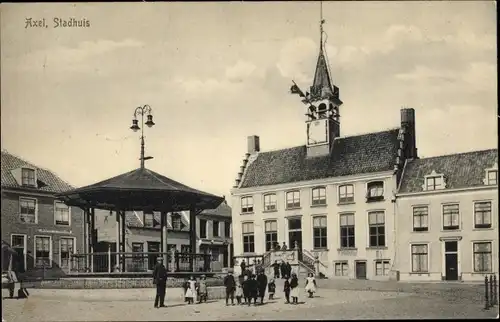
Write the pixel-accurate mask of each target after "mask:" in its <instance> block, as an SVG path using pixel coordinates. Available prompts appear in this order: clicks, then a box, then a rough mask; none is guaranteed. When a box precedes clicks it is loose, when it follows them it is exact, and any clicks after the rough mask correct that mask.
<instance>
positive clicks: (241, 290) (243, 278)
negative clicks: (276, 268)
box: [235, 273, 316, 306]
mask: <svg viewBox="0 0 500 322" xmlns="http://www.w3.org/2000/svg"><path fill="white" fill-rule="evenodd" d="M264 276H265V275H264ZM257 279H258V277H257ZM266 279H267V278H266ZM259 284H260V283H258V281H257V280H256V276H255V275H254V274H252V275H250V277H248V275H240V277H239V278H238V280H237V281H236V292H235V297H236V300H237V302H238V304H247V305H249V306H250V305H251V304H252V300H253V303H254V305H257V298H259V297H260V298H261V304H262V302H263V298H264V295H265V294H264V293H265V287H264V291H263V290H262V287H259V286H260V285H259ZM305 290H306V292H307V293H308V294H309V298H312V297H313V295H314V293H315V292H316V280H315V279H314V276H313V274H312V273H310V274H309V275H308V277H307V279H306V285H305ZM267 292H268V294H269V300H273V299H274V294H275V293H276V283H275V281H274V279H273V278H271V279H270V280H269V283H267ZM283 292H284V295H285V303H286V304H298V303H299V280H298V277H297V274H295V273H292V276H291V278H289V277H288V276H285V281H284V287H283ZM290 297H291V302H290Z"/></svg>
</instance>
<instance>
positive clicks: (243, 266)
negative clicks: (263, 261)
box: [240, 259, 247, 274]
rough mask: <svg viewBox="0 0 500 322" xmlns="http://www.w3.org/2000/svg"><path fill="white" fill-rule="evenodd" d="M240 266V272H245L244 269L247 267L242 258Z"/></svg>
mask: <svg viewBox="0 0 500 322" xmlns="http://www.w3.org/2000/svg"><path fill="white" fill-rule="evenodd" d="M240 268H241V274H245V270H246V268H247V264H246V263H245V260H244V259H243V260H241V264H240Z"/></svg>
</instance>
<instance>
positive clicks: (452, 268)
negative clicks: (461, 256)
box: [445, 253, 458, 281]
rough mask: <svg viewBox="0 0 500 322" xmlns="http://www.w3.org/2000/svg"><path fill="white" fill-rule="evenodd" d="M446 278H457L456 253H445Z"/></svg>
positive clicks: (452, 279) (450, 279) (448, 279)
mask: <svg viewBox="0 0 500 322" xmlns="http://www.w3.org/2000/svg"><path fill="white" fill-rule="evenodd" d="M445 257H446V280H447V281H456V280H458V256H457V254H456V253H455V254H446V255H445Z"/></svg>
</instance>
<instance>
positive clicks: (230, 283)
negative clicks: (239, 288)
mask: <svg viewBox="0 0 500 322" xmlns="http://www.w3.org/2000/svg"><path fill="white" fill-rule="evenodd" d="M224 286H225V287H226V306H227V305H229V298H231V305H234V291H235V290H236V281H235V280H234V276H233V270H232V269H229V270H228V272H227V275H226V277H224Z"/></svg>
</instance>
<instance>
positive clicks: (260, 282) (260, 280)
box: [257, 269, 267, 304]
mask: <svg viewBox="0 0 500 322" xmlns="http://www.w3.org/2000/svg"><path fill="white" fill-rule="evenodd" d="M257 286H258V288H259V297H260V304H264V296H265V295H266V288H267V276H266V274H264V270H263V269H262V270H260V271H259V275H258V276H257Z"/></svg>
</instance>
